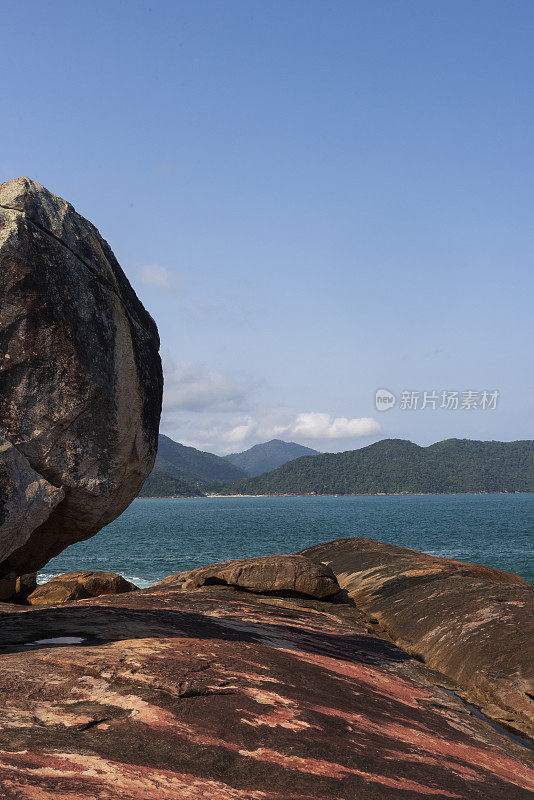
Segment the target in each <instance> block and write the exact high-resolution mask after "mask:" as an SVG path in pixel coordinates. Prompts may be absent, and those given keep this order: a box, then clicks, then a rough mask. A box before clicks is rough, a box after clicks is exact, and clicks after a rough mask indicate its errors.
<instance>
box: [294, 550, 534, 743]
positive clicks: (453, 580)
mask: <svg viewBox="0 0 534 800" xmlns="http://www.w3.org/2000/svg"><path fill="white" fill-rule="evenodd" d="M303 554H304V555H306V556H308V557H309V558H314V559H319V560H321V561H324V562H326V563H328V564H329V565H330V566H331V568H332V570H333V572H334V573H335V575H336V577H337V579H338V581H339V584H340V586H341V588H342V589H345V590H346V591H347V593H348V595H349V596H350V597H351V598H352V600H353V601H354V603H355V604H356V607H357V608H358V609H360V610H361V611H363V612H365V614H366V615H367V618H368V619H369V620H371V622H373V623H375V624H377V625H378V626H379V627H380V628H381V629H382V630H384V631H386V632H387V634H388V635H389V636H390V637H391V639H392V640H393V641H394V642H395V643H397V644H398V645H399V646H400V647H402V648H403V649H405V650H407V651H408V652H409V653H411V654H413V655H415V656H417V657H418V658H421V659H422V660H424V662H425V663H426V664H428V665H429V666H430V667H431V668H432V669H435V670H438V671H439V672H441V673H442V674H444V675H446V676H447V677H449V678H451V679H452V680H453V681H455V682H456V683H457V684H458V685H459V686H460V687H463V689H464V690H466V691H467V692H468V695H467V697H468V698H469V699H471V700H472V701H474V702H476V703H478V704H480V705H483V706H484V707H485V708H486V710H487V712H488V714H490V715H491V716H493V717H494V718H496V719H501V720H503V721H505V722H507V723H508V724H514V725H516V726H519V727H520V728H521V729H523V730H526V731H527V732H529V733H530V735H533V734H534V585H532V584H530V583H526V582H525V581H524V580H523V579H522V578H520V577H519V576H518V575H514V574H513V573H511V572H503V571H502V570H498V569H493V568H492V567H485V566H481V565H479V564H467V563H464V562H462V561H457V560H455V559H450V558H438V557H435V556H429V555H427V554H425V553H419V552H417V551H415V550H409V549H407V548H404V547H396V546H395V545H390V544H384V543H383V542H377V541H375V540H373V539H363V538H355V539H340V540H338V541H334V542H328V543H326V544H320V545H317V546H315V547H310V548H308V549H307V550H304V551H303Z"/></svg>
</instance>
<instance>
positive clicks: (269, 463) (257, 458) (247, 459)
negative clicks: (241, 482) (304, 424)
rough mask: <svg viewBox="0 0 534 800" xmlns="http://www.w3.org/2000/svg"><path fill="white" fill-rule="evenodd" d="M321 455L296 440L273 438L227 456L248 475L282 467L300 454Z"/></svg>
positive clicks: (228, 459)
mask: <svg viewBox="0 0 534 800" xmlns="http://www.w3.org/2000/svg"><path fill="white" fill-rule="evenodd" d="M316 455H319V453H318V451H317V450H312V448H311V447H304V445H302V444H297V443H296V442H283V441H282V440H281V439H271V441H270V442H263V444H255V445H254V446H253V447H251V448H249V449H248V450H245V451H244V452H243V453H231V454H230V455H229V456H225V458H226V460H227V461H230V462H231V463H232V464H234V466H236V467H239V468H240V469H242V470H244V471H245V472H246V473H247V474H248V475H252V476H255V475H262V474H263V473H264V472H269V471H270V470H273V469H276V467H280V466H281V465H282V464H286V463H287V462H288V461H293V460H294V459H295V458H299V457H300V456H316Z"/></svg>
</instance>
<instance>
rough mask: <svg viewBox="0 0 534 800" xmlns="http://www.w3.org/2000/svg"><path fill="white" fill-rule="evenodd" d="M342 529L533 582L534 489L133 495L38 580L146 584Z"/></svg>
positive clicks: (288, 549) (287, 548)
mask: <svg viewBox="0 0 534 800" xmlns="http://www.w3.org/2000/svg"><path fill="white" fill-rule="evenodd" d="M347 536H367V537H371V538H373V539H379V540H381V541H383V542H390V543H391V544H397V545H401V546H403V547H411V548H414V549H415V550H423V551H424V552H426V553H431V554H432V555H439V556H451V557H454V558H460V559H462V560H464V561H473V562H475V563H479V564H488V565H490V566H493V567H498V568H499V569H505V570H510V571H512V572H516V573H518V574H519V575H522V576H523V577H524V578H525V579H526V580H529V581H533V582H534V558H533V555H534V494H515V495H505V494H497V495H424V496H417V495H415V496H400V497H398V496H380V497H372V496H369V497H346V496H340V497H258V498H232V497H228V498H201V497H199V498H197V497H194V498H187V499H175V500H173V499H165V500H163V499H162V500H156V499H154V500H153V499H142V500H141V499H138V500H135V501H134V502H133V503H132V504H131V506H130V507H129V508H128V509H126V511H125V512H124V513H123V514H122V516H120V517H119V518H118V519H116V520H115V521H114V522H112V523H111V525H108V526H107V527H106V528H104V529H103V530H102V531H100V533H98V534H97V535H96V536H94V537H93V538H92V539H89V540H88V541H86V542H79V543H78V544H75V545H72V546H71V547H69V548H68V549H67V550H65V551H64V552H63V553H61V555H59V556H58V557H57V558H54V559H53V560H52V561H50V562H49V564H47V565H46V567H45V568H44V569H43V571H42V572H41V573H40V575H39V581H40V582H43V581H45V580H48V579H49V578H50V577H53V576H55V575H59V574H61V573H62V572H68V571H70V570H82V569H98V570H110V571H112V572H118V573H120V574H121V575H124V576H125V577H127V578H128V579H129V580H132V581H133V582H134V583H136V584H137V585H138V586H141V587H145V586H149V585H150V584H151V583H154V582H155V581H157V580H159V579H161V578H164V577H165V576H167V575H172V574H173V573H176V572H180V571H181V570H184V569H191V568H192V567H199V566H202V565H205V564H212V563H215V562H218V561H226V560H228V559H232V558H244V557H249V556H262V555H269V554H273V553H294V552H296V551H298V550H302V549H303V548H305V547H309V546H310V545H313V544H317V543H319V542H326V541H330V540H332V539H340V538H344V537H347Z"/></svg>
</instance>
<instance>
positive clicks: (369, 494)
mask: <svg viewBox="0 0 534 800" xmlns="http://www.w3.org/2000/svg"><path fill="white" fill-rule="evenodd" d="M524 494H525V495H529V494H534V492H355V493H349V492H347V493H346V494H326V493H325V494H311V493H309V492H307V493H302V494H297V493H295V494H291V493H286V494H282V493H280V494H205V495H200V496H199V495H191V496H189V497H183V496H180V495H160V496H158V497H136V498H135V499H136V500H220V499H224V498H234V499H243V498H247V497H248V498H249V499H251V500H253V499H256V498H259V497H455V496H462V497H464V496H465V497H467V496H472V497H476V496H480V495H487V496H488V497H493V496H495V495H512V496H516V495H524Z"/></svg>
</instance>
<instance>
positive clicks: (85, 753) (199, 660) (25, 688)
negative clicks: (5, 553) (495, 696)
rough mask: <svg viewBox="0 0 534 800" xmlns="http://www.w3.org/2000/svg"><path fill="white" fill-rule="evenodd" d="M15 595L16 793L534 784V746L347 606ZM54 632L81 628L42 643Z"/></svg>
mask: <svg viewBox="0 0 534 800" xmlns="http://www.w3.org/2000/svg"><path fill="white" fill-rule="evenodd" d="M21 608H22V607H19V611H18V613H5V614H2V617H1V620H0V623H1V624H0V700H1V702H0V708H1V712H0V714H1V716H0V786H1V790H0V791H1V793H2V796H4V797H6V798H13V800H14V799H15V798H16V800H83V798H91V800H96V798H99V800H201V798H202V799H203V798H209V800H400V798H402V800H428V799H429V798H437V799H438V800H442V798H443V800H445V798H455V799H456V798H462V799H463V800H527V799H528V798H531V797H532V791H533V790H534V770H533V769H532V759H531V757H529V756H531V754H530V753H529V751H528V750H526V749H524V748H522V747H520V746H519V745H517V744H515V743H514V742H512V741H510V740H509V739H508V738H506V737H505V736H503V735H501V734H500V733H498V732H496V731H494V730H493V729H492V728H491V727H490V726H489V725H488V724H487V723H486V722H484V721H481V720H479V719H477V718H476V717H474V716H472V715H470V714H469V713H468V711H467V709H466V708H465V706H464V705H463V704H462V703H460V702H458V701H456V700H454V699H451V698H450V697H448V696H447V695H446V694H445V693H444V692H442V691H440V690H439V689H436V688H435V687H434V686H433V685H432V684H431V683H429V681H428V680H427V679H426V678H425V672H426V668H425V667H424V666H423V665H420V664H418V663H417V662H415V661H413V660H412V659H409V657H408V656H407V655H406V653H404V652H403V651H402V650H400V649H399V648H397V647H396V646H395V645H392V644H390V643H389V642H387V641H384V640H383V639H380V638H377V637H375V636H372V635H370V634H369V633H367V631H366V630H365V628H364V627H363V626H362V625H360V624H359V622H358V617H357V612H356V611H355V610H354V609H353V608H351V607H350V606H346V605H339V604H331V603H327V602H325V601H316V600H302V599H298V598H295V599H291V600H290V599H287V598H286V599H283V600H282V599H279V598H273V597H262V596H259V595H256V594H251V593H246V592H239V591H235V590H234V589H230V588H227V587H217V586H205V587H202V588H199V589H195V590H192V591H188V592H183V591H179V590H172V589H171V588H160V589H153V590H147V591H144V592H141V591H140V592H134V593H132V594H123V595H117V596H113V597H111V596H110V597H100V598H96V599H92V600H79V601H78V602H76V603H71V604H68V605H64V606H60V607H57V608H45V609H35V608H34V609H31V610H29V611H22V610H20V609H21ZM61 636H63V637H66V636H70V637H84V639H85V640H84V641H83V642H82V643H81V644H80V645H69V646H64V647H61V646H57V647H54V645H53V642H52V643H51V642H48V643H47V642H42V641H41V643H40V644H39V643H36V642H39V640H43V639H50V638H53V637H61ZM32 642H33V644H32ZM43 676H46V680H43Z"/></svg>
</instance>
